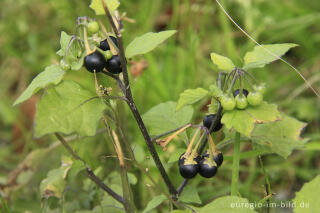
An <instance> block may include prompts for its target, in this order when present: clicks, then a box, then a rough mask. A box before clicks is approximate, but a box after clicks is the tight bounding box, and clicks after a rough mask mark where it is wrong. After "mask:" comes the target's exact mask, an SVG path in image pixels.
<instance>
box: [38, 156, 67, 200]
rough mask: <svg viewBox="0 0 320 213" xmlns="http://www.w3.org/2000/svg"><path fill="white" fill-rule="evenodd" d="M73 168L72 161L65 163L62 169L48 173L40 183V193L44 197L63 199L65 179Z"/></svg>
mask: <svg viewBox="0 0 320 213" xmlns="http://www.w3.org/2000/svg"><path fill="white" fill-rule="evenodd" d="M71 166H72V160H68V161H63V162H62V165H61V167H60V168H58V169H53V170H51V171H49V172H48V174H47V177H46V178H45V179H43V180H42V181H41V183H40V192H41V194H42V196H43V197H45V198H48V197H51V196H54V197H58V198H61V196H62V194H63V191H64V187H65V184H66V181H65V179H66V178H67V175H68V171H69V170H70V169H71Z"/></svg>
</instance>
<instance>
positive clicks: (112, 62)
mask: <svg viewBox="0 0 320 213" xmlns="http://www.w3.org/2000/svg"><path fill="white" fill-rule="evenodd" d="M106 68H107V70H108V71H109V72H111V73H113V74H119V73H121V72H122V67H121V61H120V56H118V55H113V56H112V57H111V58H110V59H109V60H107V64H106Z"/></svg>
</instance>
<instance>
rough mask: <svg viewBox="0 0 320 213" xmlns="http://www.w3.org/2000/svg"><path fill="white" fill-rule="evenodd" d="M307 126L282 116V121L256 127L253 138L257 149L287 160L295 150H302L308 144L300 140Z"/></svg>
mask: <svg viewBox="0 0 320 213" xmlns="http://www.w3.org/2000/svg"><path fill="white" fill-rule="evenodd" d="M305 126H306V123H303V122H300V121H298V120H296V119H294V118H291V117H289V116H284V115H282V120H280V121H276V122H274V123H266V124H262V125H256V126H255V128H254V131H253V133H252V135H251V138H252V141H253V142H254V143H256V144H257V146H255V149H257V150H261V151H266V152H272V153H277V154H278V155H280V156H282V157H284V158H287V157H288V156H289V155H290V154H291V152H292V150H293V149H296V148H301V147H302V146H303V145H304V144H305V143H306V142H307V141H306V140H302V139H301V138H300V134H301V131H302V129H303V128H304V127H305Z"/></svg>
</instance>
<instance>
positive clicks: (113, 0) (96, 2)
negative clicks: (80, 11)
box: [89, 0, 120, 15]
mask: <svg viewBox="0 0 320 213" xmlns="http://www.w3.org/2000/svg"><path fill="white" fill-rule="evenodd" d="M104 2H105V3H106V5H107V7H108V9H109V11H110V13H111V14H112V13H113V12H114V11H115V10H116V9H117V8H118V7H119V5H120V2H119V1H118V0H104ZM89 7H90V8H91V9H93V10H94V12H95V13H96V15H105V11H104V9H103V5H102V2H101V0H91V4H90V6H89Z"/></svg>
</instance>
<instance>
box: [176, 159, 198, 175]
mask: <svg viewBox="0 0 320 213" xmlns="http://www.w3.org/2000/svg"><path fill="white" fill-rule="evenodd" d="M179 171H180V175H181V176H182V177H184V178H186V179H190V178H193V177H195V176H196V175H197V174H198V171H199V163H198V162H197V161H196V158H194V159H192V160H191V159H186V158H185V157H184V154H182V155H181V156H180V158H179Z"/></svg>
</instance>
